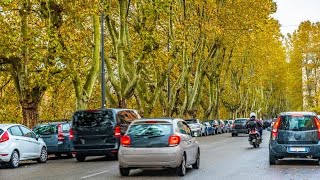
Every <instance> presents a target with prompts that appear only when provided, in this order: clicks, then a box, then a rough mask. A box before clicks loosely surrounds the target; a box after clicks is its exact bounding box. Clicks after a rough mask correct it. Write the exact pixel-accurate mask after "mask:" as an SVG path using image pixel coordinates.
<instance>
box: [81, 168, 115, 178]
mask: <svg viewBox="0 0 320 180" xmlns="http://www.w3.org/2000/svg"><path fill="white" fill-rule="evenodd" d="M108 172H109V170H107V171H101V172H98V173H95V174H91V175H88V176H83V177H81V179H86V178H89V177H93V176H97V175H100V174H104V173H108Z"/></svg>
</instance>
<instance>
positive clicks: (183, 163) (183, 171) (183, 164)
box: [177, 154, 187, 176]
mask: <svg viewBox="0 0 320 180" xmlns="http://www.w3.org/2000/svg"><path fill="white" fill-rule="evenodd" d="M186 171H187V166H186V156H185V155H184V154H183V156H182V161H181V164H180V166H179V167H177V174H178V175H179V176H184V175H186Z"/></svg>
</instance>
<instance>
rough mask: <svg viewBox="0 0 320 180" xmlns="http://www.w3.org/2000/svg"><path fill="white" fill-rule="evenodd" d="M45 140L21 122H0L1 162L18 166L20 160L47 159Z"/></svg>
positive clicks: (40, 161)
mask: <svg viewBox="0 0 320 180" xmlns="http://www.w3.org/2000/svg"><path fill="white" fill-rule="evenodd" d="M47 158H48V156H47V146H46V144H45V142H44V141H43V140H42V138H40V137H39V136H37V135H36V134H35V133H34V132H32V131H31V130H30V129H29V128H27V127H25V126H23V125H21V124H0V164H1V165H8V166H9V167H11V168H17V167H18V166H19V163H20V161H23V160H36V161H37V162H38V163H45V162H46V161H47Z"/></svg>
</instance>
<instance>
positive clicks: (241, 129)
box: [231, 118, 249, 136]
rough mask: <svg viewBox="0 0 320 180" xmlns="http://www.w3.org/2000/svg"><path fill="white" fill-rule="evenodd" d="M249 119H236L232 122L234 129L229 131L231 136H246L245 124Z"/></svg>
mask: <svg viewBox="0 0 320 180" xmlns="http://www.w3.org/2000/svg"><path fill="white" fill-rule="evenodd" d="M248 120H249V118H237V119H235V120H234V127H233V128H232V130H231V135H232V136H238V134H240V133H245V134H248V128H246V123H247V121H248Z"/></svg>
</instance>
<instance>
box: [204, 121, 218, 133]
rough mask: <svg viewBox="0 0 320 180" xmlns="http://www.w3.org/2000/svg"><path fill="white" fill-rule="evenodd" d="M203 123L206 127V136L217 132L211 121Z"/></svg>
mask: <svg viewBox="0 0 320 180" xmlns="http://www.w3.org/2000/svg"><path fill="white" fill-rule="evenodd" d="M203 125H204V127H205V133H204V135H205V136H209V135H213V134H214V133H215V132H214V129H213V127H212V126H211V124H210V123H209V122H204V123H203Z"/></svg>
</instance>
